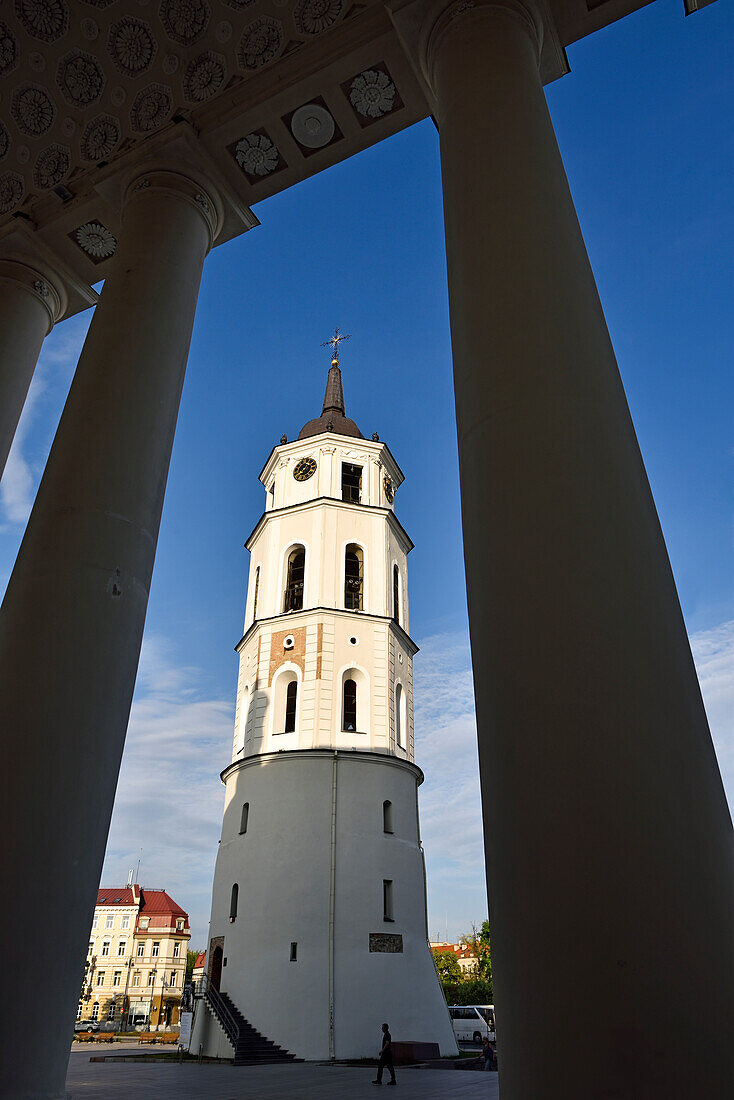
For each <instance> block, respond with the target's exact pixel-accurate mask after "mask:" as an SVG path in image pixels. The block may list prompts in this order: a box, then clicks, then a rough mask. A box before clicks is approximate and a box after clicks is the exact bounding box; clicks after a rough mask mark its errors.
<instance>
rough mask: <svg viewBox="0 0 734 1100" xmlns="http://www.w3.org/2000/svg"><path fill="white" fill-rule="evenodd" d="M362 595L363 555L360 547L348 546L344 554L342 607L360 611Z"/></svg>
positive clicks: (351, 544)
mask: <svg viewBox="0 0 734 1100" xmlns="http://www.w3.org/2000/svg"><path fill="white" fill-rule="evenodd" d="M363 594H364V554H363V552H362V548H361V546H356V545H355V544H354V543H351V542H350V544H349V546H347V549H346V551H345V554H344V606H345V607H346V609H347V611H361V610H362V597H363Z"/></svg>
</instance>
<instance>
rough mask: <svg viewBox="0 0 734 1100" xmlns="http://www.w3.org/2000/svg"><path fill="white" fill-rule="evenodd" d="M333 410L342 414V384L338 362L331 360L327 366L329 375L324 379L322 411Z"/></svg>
mask: <svg viewBox="0 0 734 1100" xmlns="http://www.w3.org/2000/svg"><path fill="white" fill-rule="evenodd" d="M330 412H335V413H339V414H340V415H341V416H344V386H343V385H342V372H341V369H340V367H339V364H338V363H335V362H334V361H333V360H332V363H331V367H330V368H329V377H328V378H327V379H326V393H325V394H324V407H323V409H322V410H321V415H322V416H323V415H324V413H330Z"/></svg>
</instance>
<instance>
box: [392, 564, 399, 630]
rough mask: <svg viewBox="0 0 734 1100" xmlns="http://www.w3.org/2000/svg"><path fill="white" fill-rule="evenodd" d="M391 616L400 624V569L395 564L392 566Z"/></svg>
mask: <svg viewBox="0 0 734 1100" xmlns="http://www.w3.org/2000/svg"><path fill="white" fill-rule="evenodd" d="M392 617H393V619H394V621H395V622H396V623H397V624H398V626H400V570H399V569H398V567H397V565H394V566H393V568H392Z"/></svg>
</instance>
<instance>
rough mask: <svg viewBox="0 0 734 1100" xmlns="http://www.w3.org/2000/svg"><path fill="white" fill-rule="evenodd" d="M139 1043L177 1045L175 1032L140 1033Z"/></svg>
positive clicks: (176, 1033)
mask: <svg viewBox="0 0 734 1100" xmlns="http://www.w3.org/2000/svg"><path fill="white" fill-rule="evenodd" d="M138 1042H139V1043H177V1042H178V1032H177V1031H141V1033H140V1035H139V1037H138Z"/></svg>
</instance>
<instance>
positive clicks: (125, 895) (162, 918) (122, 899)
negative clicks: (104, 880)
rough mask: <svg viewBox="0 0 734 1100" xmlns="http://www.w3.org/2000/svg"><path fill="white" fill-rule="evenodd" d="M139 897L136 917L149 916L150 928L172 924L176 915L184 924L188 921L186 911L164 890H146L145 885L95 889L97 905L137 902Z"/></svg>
mask: <svg viewBox="0 0 734 1100" xmlns="http://www.w3.org/2000/svg"><path fill="white" fill-rule="evenodd" d="M136 894H137V895H138V897H139V898H140V909H139V910H138V918H140V917H141V916H145V917H149V918H150V923H149V927H150V928H167V927H168V926H169V925H171V924H173V921H174V919H175V918H176V917H183V918H184V921H185V924H186V925H188V923H189V915H188V913H187V912H186V911H185V910H184V909H182V908H181V906H180V905H178V904H177V903H176V902H175V901H174V900H173V898H172V897H171V895H170V894H167V893H166V891H165V890H146V889H145V887H142V888H141V887H140V886H137V885H136V886H135V887H134V888H133V887H131V886H107V887H104V886H102V887H100V889H99V890H98V891H97V905H106V906H110V907H111V906H114V905H125V906H131V905H136V904H137V898H136V896H135V895H136Z"/></svg>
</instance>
